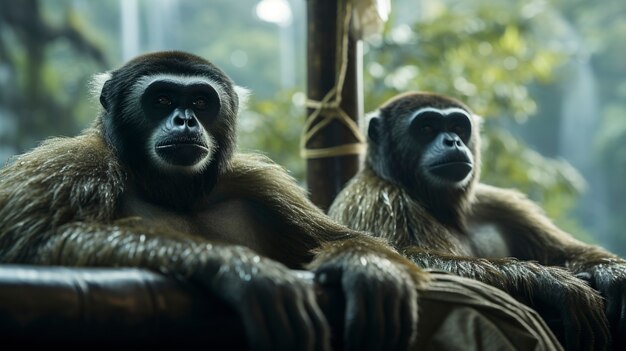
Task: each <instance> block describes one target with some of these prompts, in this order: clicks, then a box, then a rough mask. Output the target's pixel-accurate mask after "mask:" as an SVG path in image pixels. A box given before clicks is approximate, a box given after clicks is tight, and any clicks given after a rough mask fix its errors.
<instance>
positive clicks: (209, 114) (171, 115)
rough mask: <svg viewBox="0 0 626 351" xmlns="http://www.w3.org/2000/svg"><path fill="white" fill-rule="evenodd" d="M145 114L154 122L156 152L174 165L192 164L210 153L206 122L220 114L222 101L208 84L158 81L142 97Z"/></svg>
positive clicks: (207, 123) (153, 139)
mask: <svg viewBox="0 0 626 351" xmlns="http://www.w3.org/2000/svg"><path fill="white" fill-rule="evenodd" d="M141 106H142V109H143V111H144V114H145V115H146V118H147V119H148V120H149V121H150V123H153V128H155V129H156V134H155V136H154V137H153V138H152V141H153V142H154V148H155V152H156V154H157V155H158V156H159V157H160V158H161V159H162V160H163V161H165V162H167V163H169V164H171V165H174V166H193V165H195V164H196V163H198V162H200V161H201V160H202V159H204V158H205V157H207V156H210V155H209V152H210V148H211V147H212V146H211V145H209V144H208V143H207V135H206V133H207V132H206V129H205V126H207V125H209V124H210V122H211V121H212V120H213V119H214V118H215V117H216V116H217V115H218V113H219V109H220V101H219V96H218V94H217V92H216V91H215V90H214V89H213V87H211V86H210V85H208V84H200V83H198V84H192V85H184V86H183V85H179V84H176V83H173V82H167V81H156V82H154V83H152V84H150V85H149V86H148V88H146V90H145V92H144V94H143V95H142V97H141Z"/></svg>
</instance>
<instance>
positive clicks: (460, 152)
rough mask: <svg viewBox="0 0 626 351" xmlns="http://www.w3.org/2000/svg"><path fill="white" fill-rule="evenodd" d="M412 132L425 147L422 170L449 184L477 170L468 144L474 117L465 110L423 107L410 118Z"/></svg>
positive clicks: (422, 147)
mask: <svg viewBox="0 0 626 351" xmlns="http://www.w3.org/2000/svg"><path fill="white" fill-rule="evenodd" d="M409 133H410V135H411V137H412V138H413V139H414V140H415V141H416V142H417V143H418V144H419V148H420V149H421V150H424V152H423V157H422V160H421V165H422V167H420V168H421V169H423V170H424V171H425V172H427V174H428V175H430V176H432V177H435V178H436V179H438V180H441V181H444V182H446V183H458V182H461V181H462V180H464V179H466V178H467V176H468V175H469V174H470V172H471V171H472V169H473V164H472V158H471V152H470V150H469V149H468V148H467V146H466V144H467V143H468V142H469V140H470V138H471V135H472V123H471V121H470V116H469V115H468V114H467V113H466V112H465V111H463V110H460V109H453V110H443V111H442V110H436V109H426V110H419V111H417V113H416V114H415V115H414V116H413V117H411V118H410V127H409Z"/></svg>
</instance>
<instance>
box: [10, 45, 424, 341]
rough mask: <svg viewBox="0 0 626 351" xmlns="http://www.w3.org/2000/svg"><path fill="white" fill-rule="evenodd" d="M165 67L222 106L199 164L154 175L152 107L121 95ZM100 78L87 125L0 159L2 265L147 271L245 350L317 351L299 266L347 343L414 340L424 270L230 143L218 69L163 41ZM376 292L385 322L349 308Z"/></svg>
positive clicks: (312, 311)
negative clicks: (197, 295)
mask: <svg viewBox="0 0 626 351" xmlns="http://www.w3.org/2000/svg"><path fill="white" fill-rule="evenodd" d="M163 73H166V74H174V75H176V76H178V77H184V76H193V77H205V78H206V79H209V80H210V81H211V82H212V84H215V86H214V87H217V88H216V89H217V90H218V93H219V94H220V102H219V103H220V110H219V115H218V116H217V117H216V118H214V119H213V120H212V121H211V122H206V123H207V125H205V126H204V127H205V129H206V130H207V132H208V133H210V135H211V138H213V140H215V142H216V145H217V146H216V151H215V155H214V156H213V158H212V159H211V161H210V162H211V164H210V166H209V167H207V168H206V169H204V170H203V171H201V172H196V173H193V174H192V175H189V174H178V173H174V172H163V171H162V170H160V169H159V168H158V166H155V165H154V164H153V163H150V157H149V155H147V152H146V150H145V149H146V148H145V145H146V143H147V136H148V135H149V134H150V130H145V129H146V125H147V124H146V123H145V119H146V118H148V117H150V116H144V115H143V114H142V113H143V112H142V110H141V109H139V108H137V106H136V105H137V101H131V100H132V99H131V98H132V97H134V99H135V100H136V99H137V98H138V96H139V95H140V93H139V92H137V91H136V90H135V91H134V93H133V89H136V85H135V83H137V82H141V81H142V78H143V77H147V76H155V75H159V74H163ZM101 78H102V79H100V82H99V83H96V84H102V85H103V88H102V92H101V96H100V101H101V103H102V106H103V108H104V110H103V111H102V113H101V115H100V116H99V118H98V119H97V120H96V122H95V123H94V125H93V127H92V128H89V129H88V130H86V131H84V132H83V133H82V134H81V135H79V136H76V137H73V138H55V139H50V140H48V141H46V142H44V143H43V144H42V145H41V146H39V147H37V148H35V149H34V150H32V151H30V152H28V153H26V154H24V155H21V156H19V157H17V158H15V159H14V160H13V161H12V163H11V164H10V165H8V166H7V167H5V168H3V169H1V170H0V262H2V263H28V264H45V265H66V266H107V267H121V266H132V267H143V268H147V269H152V270H155V271H158V272H161V273H163V274H167V275H170V276H173V277H176V278H180V279H188V280H190V281H192V282H194V283H197V284H199V286H201V287H202V288H205V289H208V291H210V292H212V293H213V294H214V295H216V296H218V297H219V298H222V299H223V300H224V301H226V302H227V303H229V304H230V305H231V306H232V307H233V308H235V309H236V310H237V311H238V312H239V313H240V315H241V316H242V321H243V324H244V326H245V327H246V331H247V334H248V337H249V338H250V340H251V341H250V342H251V345H252V346H254V347H255V348H257V347H258V348H264V349H303V348H305V347H310V346H313V347H314V348H315V349H323V348H327V347H328V337H329V334H328V327H327V325H326V322H325V320H324V319H323V316H322V314H321V311H319V307H317V305H316V303H315V298H314V292H313V289H312V287H311V286H310V285H309V284H308V283H306V282H304V281H301V280H300V279H298V278H297V276H296V275H295V274H293V273H292V272H291V271H290V270H288V269H287V267H286V266H289V267H291V268H300V269H302V268H307V267H308V268H310V269H312V270H314V271H315V273H316V277H317V279H318V280H319V281H320V283H322V284H326V285H336V287H338V288H339V289H340V290H341V291H342V292H343V293H344V295H345V298H346V306H347V308H346V325H345V328H346V332H345V338H344V340H345V341H346V346H347V347H348V348H354V349H357V348H358V347H359V346H358V345H360V344H361V343H363V342H368V340H369V341H373V342H377V343H380V344H381V345H382V346H384V348H391V349H395V348H398V349H403V348H404V349H406V347H407V345H408V344H409V343H411V342H412V340H414V337H415V328H416V323H417V291H416V288H417V287H419V286H421V284H423V283H425V282H427V281H428V279H429V278H428V275H427V274H426V273H424V272H422V271H420V270H419V269H417V267H415V265H414V264H412V263H411V262H410V261H409V260H407V259H406V258H404V257H402V256H401V255H399V254H398V253H397V252H395V251H394V249H392V248H390V247H389V246H387V245H386V244H385V243H384V242H383V241H382V240H379V239H375V238H371V237H369V236H367V235H364V234H361V233H359V232H356V231H354V230H351V229H348V228H347V227H345V226H342V225H339V224H337V223H335V222H333V221H332V220H330V219H329V218H328V217H327V216H325V215H324V214H323V213H322V212H321V211H320V210H319V209H317V208H316V207H315V206H314V205H313V204H312V203H311V202H310V201H308V200H307V197H306V194H305V193H304V192H303V191H302V190H301V189H300V188H299V187H298V186H297V184H296V183H295V182H294V180H293V179H292V178H291V177H290V176H289V175H288V174H287V173H286V172H285V171H284V170H283V169H282V168H280V167H279V166H277V165H275V164H273V163H272V162H271V161H269V160H267V159H266V158H264V157H261V156H254V155H243V154H235V153H234V151H233V149H234V146H235V125H236V123H235V121H236V117H237V111H238V108H239V106H238V98H237V94H236V93H235V90H236V89H235V87H234V86H233V84H232V82H231V81H230V79H229V78H228V77H227V76H226V75H225V74H224V73H223V72H221V71H220V70H219V69H218V68H217V67H215V66H213V65H212V64H210V63H209V62H208V61H206V60H204V59H202V58H199V57H197V56H193V55H189V54H185V53H180V52H165V53H156V54H150V55H145V56H141V57H139V58H137V59H134V60H132V61H130V62H129V63H128V64H126V65H125V66H123V67H122V68H120V69H118V70H114V71H112V72H111V73H110V74H107V75H102V76H101ZM181 79H182V78H181ZM129 99H130V100H129ZM363 286H368V287H369V288H368V289H365V290H363V289H362V287H363ZM383 297H385V298H383ZM386 299H391V300H393V301H398V303H397V304H394V306H395V307H394V308H391V309H385V313H384V316H382V320H380V323H381V324H384V325H385V326H386V328H388V329H389V331H387V332H385V330H380V328H375V329H372V328H373V327H374V324H372V323H369V322H368V321H366V320H362V319H359V318H355V316H357V315H362V313H367V310H368V309H369V308H373V309H375V311H378V309H380V310H381V311H382V310H383V309H382V305H381V304H384V303H385V301H386ZM372 313H373V312H372ZM277 316H278V317H280V316H283V317H284V318H282V319H281V318H278V317H277ZM285 318H286V319H285ZM285 322H289V325H288V326H287V325H284V324H283V323H285ZM396 331H400V332H398V333H396ZM362 333H363V334H364V335H367V337H365V338H364V337H363V335H362ZM394 335H395V336H397V337H394Z"/></svg>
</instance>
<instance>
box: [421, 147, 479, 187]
mask: <svg viewBox="0 0 626 351" xmlns="http://www.w3.org/2000/svg"><path fill="white" fill-rule="evenodd" d="M467 156H468V157H469V159H470V163H471V164H472V165H473V166H475V165H476V164H475V163H474V156H472V154H471V153H468V154H467ZM418 172H420V173H421V174H422V176H423V177H425V178H426V179H427V180H428V183H430V184H432V185H433V186H435V187H442V188H450V187H452V188H463V187H465V186H467V185H468V184H469V183H470V182H471V181H472V176H473V175H474V169H472V170H471V171H469V172H468V173H467V175H466V176H465V178H463V179H461V180H460V181H458V182H453V181H449V180H445V179H441V178H439V177H437V176H434V175H432V174H431V173H430V171H428V167H427V165H425V164H422V165H421V166H420V167H419V168H418Z"/></svg>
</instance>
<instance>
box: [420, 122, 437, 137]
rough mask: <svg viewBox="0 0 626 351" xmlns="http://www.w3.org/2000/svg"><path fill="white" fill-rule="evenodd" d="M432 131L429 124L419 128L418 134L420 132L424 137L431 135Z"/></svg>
mask: <svg viewBox="0 0 626 351" xmlns="http://www.w3.org/2000/svg"><path fill="white" fill-rule="evenodd" d="M434 131H435V130H434V129H433V127H431V126H430V125H429V124H427V125H424V126H422V127H421V128H420V132H421V133H422V134H425V135H430V134H432V133H433V132H434Z"/></svg>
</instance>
